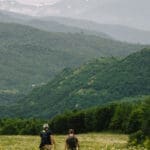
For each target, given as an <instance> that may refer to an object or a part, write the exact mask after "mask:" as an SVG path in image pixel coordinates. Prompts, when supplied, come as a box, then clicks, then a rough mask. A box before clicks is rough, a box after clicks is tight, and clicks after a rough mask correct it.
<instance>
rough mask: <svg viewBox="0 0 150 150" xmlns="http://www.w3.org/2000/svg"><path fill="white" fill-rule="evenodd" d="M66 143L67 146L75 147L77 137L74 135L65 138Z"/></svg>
mask: <svg viewBox="0 0 150 150" xmlns="http://www.w3.org/2000/svg"><path fill="white" fill-rule="evenodd" d="M66 143H67V145H68V147H69V148H76V147H77V143H78V139H77V138H76V137H75V136H69V137H68V138H67V140H66Z"/></svg>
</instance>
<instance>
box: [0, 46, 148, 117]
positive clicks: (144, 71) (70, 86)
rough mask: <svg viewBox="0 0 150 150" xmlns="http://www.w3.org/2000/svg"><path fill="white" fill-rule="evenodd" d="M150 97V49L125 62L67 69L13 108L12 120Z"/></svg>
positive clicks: (97, 62) (107, 61)
mask: <svg viewBox="0 0 150 150" xmlns="http://www.w3.org/2000/svg"><path fill="white" fill-rule="evenodd" d="M149 94H150V49H143V50H142V51H140V52H137V53H134V54H131V55H129V56H128V57H126V58H124V59H121V60H119V59H116V58H114V57H111V58H100V59H96V60H93V61H91V62H89V63H87V64H85V65H82V66H81V67H79V68H77V69H64V71H63V72H62V73H60V74H58V75H57V77H55V78H54V79H53V80H52V81H51V82H49V83H48V84H46V85H44V86H41V87H38V88H35V89H34V90H33V91H32V92H31V93H30V94H29V95H28V96H26V97H25V98H24V99H21V100H20V101H18V104H17V105H16V106H15V107H12V108H11V109H13V110H14V114H11V116H15V115H16V114H15V113H16V112H17V115H19V116H22V117H30V116H32V117H42V118H43V117H44V118H45V117H46V118H47V117H51V116H54V115H56V114H59V113H61V112H64V111H65V110H69V109H81V108H87V107H91V106H96V105H102V104H106V103H109V102H112V101H114V100H115V101H116V100H119V99H123V98H125V97H135V96H139V95H149ZM8 110H9V107H8ZM7 112H8V111H6V113H1V115H5V114H7Z"/></svg>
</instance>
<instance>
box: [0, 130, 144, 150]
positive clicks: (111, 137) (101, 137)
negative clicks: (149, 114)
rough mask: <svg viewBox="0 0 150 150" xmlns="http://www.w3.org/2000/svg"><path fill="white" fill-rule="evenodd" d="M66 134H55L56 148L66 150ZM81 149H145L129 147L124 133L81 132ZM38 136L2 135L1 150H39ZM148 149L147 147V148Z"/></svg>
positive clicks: (0, 140)
mask: <svg viewBox="0 0 150 150" xmlns="http://www.w3.org/2000/svg"><path fill="white" fill-rule="evenodd" d="M65 138H66V137H65V136H62V135H59V136H58V135H57V136H55V141H56V147H55V150H64V141H65ZM78 138H79V142H80V150H142V149H143V150H144V148H141V147H140V148H136V147H127V141H128V136H127V135H122V134H108V133H100V134H95V133H91V134H80V135H78ZM39 143H40V138H39V137H38V136H0V150H38V146H39ZM145 150H146V149H145Z"/></svg>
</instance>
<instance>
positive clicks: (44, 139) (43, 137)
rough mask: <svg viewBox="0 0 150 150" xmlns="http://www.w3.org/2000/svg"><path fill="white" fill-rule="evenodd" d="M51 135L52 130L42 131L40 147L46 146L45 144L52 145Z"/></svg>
mask: <svg viewBox="0 0 150 150" xmlns="http://www.w3.org/2000/svg"><path fill="white" fill-rule="evenodd" d="M50 136H51V132H50V131H47V132H46V131H42V132H41V133H40V137H41V144H40V147H42V146H44V145H47V144H48V145H51V139H50Z"/></svg>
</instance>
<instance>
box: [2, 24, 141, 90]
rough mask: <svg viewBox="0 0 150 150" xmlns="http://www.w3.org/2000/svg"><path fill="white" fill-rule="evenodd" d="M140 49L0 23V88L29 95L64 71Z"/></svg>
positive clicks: (111, 42) (80, 35) (89, 37)
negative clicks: (33, 88)
mask: <svg viewBox="0 0 150 150" xmlns="http://www.w3.org/2000/svg"><path fill="white" fill-rule="evenodd" d="M141 47H142V46H140V45H132V44H127V43H121V42H117V41H113V40H110V39H104V38H100V37H98V36H90V35H84V34H82V33H81V34H70V33H66V34H65V33H49V32H44V31H41V30H38V29H34V28H32V27H29V26H22V25H18V24H12V23H0V53H1V55H0V70H1V74H0V89H1V90H3V91H4V90H13V91H14V90H15V91H16V92H20V91H21V92H25V93H26V92H27V91H30V90H31V88H32V87H35V86H39V85H41V84H45V83H46V82H47V81H48V80H50V79H51V78H52V77H54V75H56V73H58V72H59V71H61V70H62V69H63V68H66V67H74V66H78V65H80V64H82V63H83V62H86V61H87V60H89V59H92V58H94V57H100V56H125V55H127V54H129V53H132V52H134V51H138V50H139V49H140V48H141Z"/></svg>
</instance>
